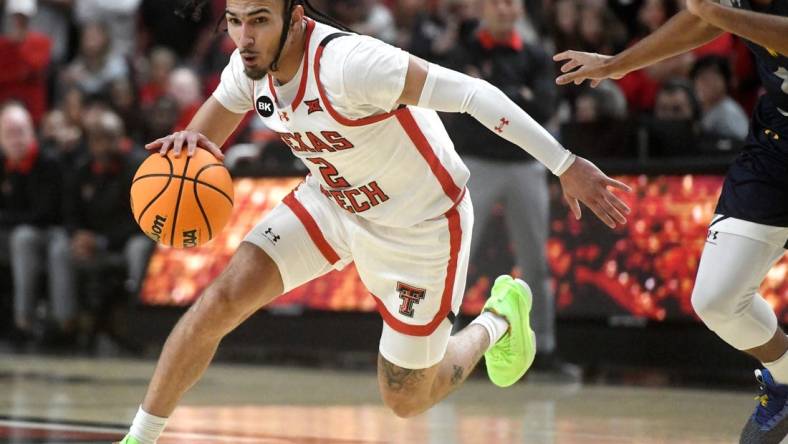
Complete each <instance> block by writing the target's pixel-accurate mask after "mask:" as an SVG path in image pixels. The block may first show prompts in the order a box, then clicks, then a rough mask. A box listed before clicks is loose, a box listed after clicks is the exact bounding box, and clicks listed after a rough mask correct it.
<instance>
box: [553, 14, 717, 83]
mask: <svg viewBox="0 0 788 444" xmlns="http://www.w3.org/2000/svg"><path fill="white" fill-rule="evenodd" d="M722 32H723V31H722V30H721V29H719V28H717V27H716V26H714V25H712V24H709V23H707V22H705V21H703V20H702V19H701V18H699V17H697V16H695V15H693V14H692V13H690V12H689V11H681V12H679V13H678V14H676V15H674V16H673V17H671V18H670V20H668V21H667V22H666V23H665V24H664V25H662V26H661V27H660V28H659V29H657V30H656V31H654V32H653V33H651V34H650V35H648V36H647V37H646V38H644V39H643V40H641V41H639V42H637V43H636V44H634V45H632V46H630V47H629V48H627V49H626V50H624V51H622V52H620V53H619V54H616V55H615V56H606V55H601V54H594V53H587V52H581V51H564V52H562V53H560V54H556V55H555V56H554V57H553V60H555V61H567V62H566V63H564V64H563V65H562V66H561V72H564V73H567V74H564V75H562V76H560V77H558V78H557V79H556V83H558V84H559V85H565V84H569V83H572V82H574V83H575V84H576V85H579V84H580V83H582V82H583V81H585V80H591V81H592V86H596V85H597V84H598V83H599V81H601V80H602V79H607V78H614V79H617V78H621V77H623V76H624V75H626V74H627V73H629V72H631V71H635V70H637V69H640V68H643V67H645V66H648V65H652V64H654V63H657V62H659V61H661V60H664V59H667V58H669V57H672V56H675V55H678V54H681V53H684V52H686V51H689V50H691V49H693V48H697V47H698V46H701V45H703V44H705V43H708V42H710V41H711V40H713V39H714V38H716V37H718V36H719V35H720V34H722ZM578 67H579V68H578ZM575 68H578V69H576V70H575V71H572V70H574V69H575ZM569 71H571V72H569Z"/></svg>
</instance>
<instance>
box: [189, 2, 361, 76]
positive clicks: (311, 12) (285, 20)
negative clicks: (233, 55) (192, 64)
mask: <svg viewBox="0 0 788 444" xmlns="http://www.w3.org/2000/svg"><path fill="white" fill-rule="evenodd" d="M209 1H210V0H185V1H184V3H183V6H181V7H180V8H178V9H176V10H175V14H176V15H177V16H179V17H181V18H183V19H189V20H193V21H195V22H196V21H199V20H200V18H201V17H202V14H203V10H204V9H205V6H206V4H207V3H208V2H209ZM283 1H284V3H285V4H284V8H282V34H281V35H280V37H279V48H277V50H276V56H275V57H274V61H273V62H272V63H271V71H277V70H278V69H279V58H280V57H281V56H282V51H283V50H284V47H285V42H287V37H288V35H289V33H290V19H291V18H292V16H293V8H294V7H295V6H296V5H301V6H303V7H304V10H305V11H306V14H307V15H308V16H309V17H311V18H313V19H315V20H317V21H319V22H323V23H326V24H329V25H331V26H333V27H335V28H339V29H342V30H343V31H348V32H353V30H352V29H350V28H348V27H347V26H345V25H344V24H342V23H339V22H338V21H337V20H335V19H333V18H331V17H330V16H328V15H327V14H325V13H324V12H322V11H321V10H320V9H318V8H316V7H315V6H314V5H312V4H311V3H310V2H309V0H283ZM224 23H225V21H224V17H222V18H220V19H219V21H218V22H217V24H216V30H217V31H219V30H220V29H221V26H222V24H224Z"/></svg>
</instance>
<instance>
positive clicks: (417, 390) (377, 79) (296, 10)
mask: <svg viewBox="0 0 788 444" xmlns="http://www.w3.org/2000/svg"><path fill="white" fill-rule="evenodd" d="M305 6H306V7H309V8H311V6H310V5H309V3H308V2H307V1H303V2H302V1H301V0H228V1H227V10H226V19H227V24H228V31H229V34H230V36H231V37H232V39H233V41H234V42H235V44H236V45H237V47H238V50H237V51H235V52H234V53H233V55H232V57H231V60H230V63H229V65H228V66H227V68H226V69H225V70H224V72H223V74H222V79H221V84H220V86H219V87H218V88H217V90H216V91H215V92H214V94H213V96H212V97H211V98H209V99H208V100H207V101H206V102H205V104H204V105H203V107H202V108H201V109H200V111H199V112H198V113H197V115H196V116H195V117H194V120H193V121H192V122H191V124H190V126H189V129H188V130H187V131H184V132H179V133H176V134H173V135H170V136H168V137H165V138H163V139H160V140H157V141H155V142H153V143H151V144H149V145H148V148H149V149H158V150H160V152H161V153H165V152H167V151H168V150H170V149H172V150H174V152H175V153H182V150H183V149H185V150H186V151H187V153H188V154H191V153H193V152H194V150H195V149H197V148H198V147H201V148H205V149H208V150H209V151H210V152H212V153H213V154H215V155H216V156H217V157H218V158H221V157H222V154H221V152H220V151H219V149H218V147H217V145H221V144H222V143H223V142H224V141H225V140H226V138H227V137H228V135H229V134H230V133H232V131H233V130H234V129H235V127H236V126H237V124H238V123H239V122H240V121H241V119H242V118H243V115H244V114H245V113H246V112H248V111H250V110H252V109H254V110H255V111H256V112H257V113H258V114H259V116H260V118H262V120H263V122H264V123H265V124H266V126H268V127H269V128H272V129H273V130H275V131H277V132H279V134H280V136H281V138H282V140H283V141H285V143H287V145H289V147H290V148H291V149H292V151H293V154H295V155H296V156H298V157H299V158H301V159H302V160H303V161H304V163H305V164H306V165H307V167H308V168H309V170H310V174H309V175H308V176H307V177H306V179H305V181H304V182H303V183H302V184H301V185H300V186H298V187H297V188H296V189H295V190H293V192H292V193H291V194H289V195H288V196H286V197H285V198H284V200H283V202H282V203H281V204H280V205H278V206H277V207H275V208H274V209H273V210H272V211H271V212H270V213H269V214H268V215H266V217H265V218H264V219H263V220H262V222H260V224H259V225H258V226H257V227H256V228H254V229H253V230H252V231H251V232H250V233H249V235H248V236H247V237H246V239H245V241H244V242H243V243H242V244H241V245H240V247H239V248H238V250H237V252H236V253H235V255H234V256H233V258H232V260H231V261H230V264H229V265H228V266H227V269H226V270H225V271H224V273H223V274H222V275H221V276H220V277H219V278H217V279H216V280H215V281H214V282H213V283H212V284H211V285H210V286H209V287H208V289H206V290H205V292H204V293H203V294H202V296H201V297H200V299H199V300H198V301H197V302H196V303H195V304H194V305H193V306H192V307H191V308H190V309H189V311H188V312H187V313H186V314H185V315H184V316H183V318H182V319H181V320H180V321H179V322H178V325H177V326H176V327H175V329H174V330H173V332H172V333H171V334H170V336H169V338H168V339H167V342H166V344H165V345H164V349H163V351H162V354H161V357H160V359H159V363H158V365H157V367H156V371H155V373H154V375H153V379H152V381H151V383H150V386H149V388H148V392H147V394H146V396H145V399H144V402H143V404H142V406H141V407H140V409H139V411H138V414H137V416H136V417H135V419H134V422H133V424H132V427H131V430H130V433H129V435H127V436H126V438H125V439H124V441H123V442H125V443H142V444H150V443H154V442H156V440H157V438H158V436H159V434H160V433H161V431H162V429H163V427H164V424H165V418H166V417H167V416H169V415H170V413H172V411H173V410H174V409H175V406H176V404H177V402H178V400H179V399H180V398H181V396H182V395H183V394H184V392H186V390H187V389H188V388H189V387H191V386H192V385H193V384H194V383H195V382H196V381H197V380H198V379H199V378H200V376H201V375H202V373H203V372H204V370H205V368H206V367H207V366H208V364H209V362H210V361H211V358H212V357H213V355H214V353H215V351H216V348H217V346H218V345H219V342H220V340H221V339H222V337H223V336H224V335H225V334H227V333H229V332H230V331H231V330H233V329H234V328H235V327H236V326H238V325H239V324H240V323H241V322H243V321H244V320H245V319H246V318H247V317H249V316H250V315H251V314H252V313H254V312H255V311H257V310H258V309H259V308H260V307H262V306H264V305H266V304H267V303H269V302H270V301H271V300H273V299H274V298H276V297H277V296H279V295H280V294H282V293H283V292H286V291H288V290H291V289H293V288H296V287H298V286H299V285H301V284H303V283H305V282H307V281H309V280H311V279H314V278H316V277H318V276H321V275H323V274H325V273H327V272H329V271H331V270H332V269H341V268H343V267H345V266H346V265H348V264H349V263H351V262H355V265H356V268H357V270H358V272H359V275H360V277H361V279H362V281H363V282H364V284H365V285H366V287H367V288H368V289H369V291H370V292H371V293H372V295H373V296H374V297H375V301H376V302H377V305H378V309H379V311H380V313H381V315H382V317H383V319H384V327H383V333H382V335H381V338H380V354H379V358H378V381H379V386H380V390H381V394H382V398H383V401H384V403H385V404H386V405H387V406H388V407H390V408H391V409H392V410H393V411H394V413H395V414H397V415H398V416H402V417H407V416H412V415H415V414H418V413H420V412H423V411H425V410H426V409H428V408H429V407H431V406H432V405H434V404H435V403H436V402H438V401H439V400H441V399H443V398H444V397H445V396H447V395H448V394H449V393H450V392H451V391H452V390H454V389H455V388H456V387H457V386H459V385H460V384H461V383H462V382H463V381H464V380H465V378H466V377H467V375H468V374H469V373H470V371H471V370H472V369H473V367H474V366H475V365H476V363H477V362H478V360H479V359H480V358H481V356H482V354H485V356H486V358H487V368H488V373H489V376H490V378H491V379H492V381H493V382H494V383H496V384H497V385H500V386H507V385H510V384H513V383H515V382H516V381H517V380H518V379H519V378H520V377H521V376H522V375H523V374H524V373H525V371H526V370H527V369H528V367H529V366H530V365H531V362H532V361H533V358H534V354H535V345H534V344H535V343H534V336H533V332H532V331H531V329H530V327H529V319H528V316H529V310H530V298H531V296H530V291H529V289H528V287H527V285H526V284H525V283H524V282H522V281H520V280H514V279H512V278H511V277H509V276H502V277H499V278H498V279H497V280H496V282H495V285H494V286H493V289H492V297H491V298H490V299H489V301H488V303H487V304H486V305H485V311H484V313H483V314H481V315H480V316H479V317H478V318H477V319H475V320H474V321H473V323H472V325H470V326H469V327H468V328H466V329H464V330H462V331H461V332H459V333H458V334H456V335H454V336H451V337H450V332H451V329H452V320H453V318H454V314H455V313H456V312H457V310H458V309H459V307H460V302H461V300H462V295H463V292H464V288H465V279H466V270H467V265H468V253H469V246H470V233H471V228H472V224H473V220H472V214H473V213H472V208H471V202H470V199H469V197H468V193H466V192H465V183H466V181H467V179H468V170H467V169H466V167H465V166H464V165H463V163H462V161H461V160H460V158H459V156H458V155H457V154H456V153H455V151H454V149H453V145H452V143H451V140H449V137H448V135H447V134H446V132H445V130H444V128H443V126H442V125H441V122H440V120H439V118H438V116H437V114H436V113H435V111H433V110H439V111H449V112H467V113H469V114H471V115H472V116H474V117H476V118H477V119H478V120H479V121H481V122H482V123H483V124H484V125H485V126H487V128H489V129H490V130H491V131H495V132H496V133H498V134H500V135H501V136H502V137H504V138H506V139H508V140H510V141H512V142H514V143H516V144H518V145H519V146H521V147H524V148H526V149H527V150H528V151H529V152H530V153H531V154H532V155H533V156H534V157H535V158H537V159H538V160H540V161H541V162H542V163H544V164H545V165H546V166H547V167H548V168H549V169H550V170H551V171H552V172H553V173H554V174H556V175H558V176H560V181H561V184H562V186H563V191H564V195H565V198H566V200H567V201H568V203H569V204H570V206H571V208H572V211H573V212H574V213H575V214H576V216H577V217H580V206H579V204H578V200H579V201H581V202H583V203H584V204H586V205H587V206H588V207H589V208H591V210H593V211H594V213H595V214H596V215H597V216H598V217H599V218H600V219H602V220H603V221H604V222H605V223H606V224H608V225H609V226H611V227H615V226H616V224H621V223H625V222H626V218H625V216H624V215H625V214H626V213H627V212H628V211H629V209H628V208H627V206H626V205H625V204H624V202H623V201H621V200H620V199H619V198H618V197H617V196H615V195H614V194H613V193H612V192H611V191H610V190H609V189H608V187H617V188H620V189H624V190H626V189H627V187H626V186H625V185H624V184H621V183H619V182H617V181H615V180H612V179H610V178H608V177H607V176H605V175H604V174H603V173H602V172H601V171H599V169H597V168H596V167H595V166H594V165H593V164H591V163H590V162H588V161H586V160H584V159H581V158H579V157H575V156H574V155H572V154H571V153H570V152H569V151H567V150H565V149H564V148H563V147H561V146H560V145H559V144H558V143H557V142H556V141H555V140H554V139H553V138H552V137H551V136H550V135H549V134H548V133H547V132H546V131H545V130H544V129H543V128H541V127H540V126H539V125H538V124H537V123H536V122H534V121H533V120H532V119H531V118H530V117H529V116H528V115H527V114H525V113H524V112H523V111H522V110H521V109H520V108H518V107H517V106H516V105H515V104H514V103H513V102H511V101H510V100H509V99H507V98H506V96H505V95H504V94H503V93H502V92H500V91H499V90H497V89H496V88H494V87H492V86H491V85H490V84H488V83H486V82H484V81H481V80H477V79H473V78H470V77H467V76H465V75H462V74H459V73H456V72H453V71H450V70H447V69H444V68H441V67H439V66H435V65H431V64H428V63H426V62H424V61H422V60H419V59H417V58H414V57H411V56H410V55H408V54H407V53H405V52H403V51H401V50H399V49H397V48H394V47H391V46H388V45H386V44H384V43H382V42H380V41H377V40H375V39H372V38H370V37H365V36H359V35H354V34H351V33H347V32H340V31H339V30H338V29H336V28H334V27H331V26H329V25H326V24H323V23H319V22H317V21H315V20H313V19H311V18H307V17H305V12H304V7H305ZM310 12H315V11H314V10H311V11H310ZM313 15H318V13H317V12H315V13H314V14H313Z"/></svg>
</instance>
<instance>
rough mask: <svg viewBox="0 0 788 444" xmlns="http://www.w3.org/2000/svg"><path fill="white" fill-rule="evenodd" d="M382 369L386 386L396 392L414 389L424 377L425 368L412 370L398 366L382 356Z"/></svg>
mask: <svg viewBox="0 0 788 444" xmlns="http://www.w3.org/2000/svg"><path fill="white" fill-rule="evenodd" d="M380 367H381V369H382V370H383V376H384V379H385V380H386V386H387V387H388V388H389V389H391V390H392V391H394V392H402V391H405V390H409V389H412V388H413V387H415V386H416V385H418V384H419V383H420V382H421V381H422V380H423V379H424V370H411V369H407V368H402V367H398V366H396V365H394V364H392V363H390V362H388V361H387V360H385V359H383V358H381V366H380Z"/></svg>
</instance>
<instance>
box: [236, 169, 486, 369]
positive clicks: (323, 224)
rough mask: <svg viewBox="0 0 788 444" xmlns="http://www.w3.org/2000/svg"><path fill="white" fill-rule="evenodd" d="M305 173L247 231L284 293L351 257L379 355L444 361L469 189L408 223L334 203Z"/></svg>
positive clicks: (466, 238) (414, 364)
mask: <svg viewBox="0 0 788 444" xmlns="http://www.w3.org/2000/svg"><path fill="white" fill-rule="evenodd" d="M316 182H317V181H316V180H314V179H312V178H310V177H308V178H307V180H306V182H304V183H302V184H301V185H299V186H298V187H297V188H296V189H295V190H293V192H292V193H290V194H289V195H287V197H285V198H284V199H283V200H282V202H281V203H280V204H279V205H277V206H276V207H274V209H273V210H271V212H269V213H268V214H267V215H266V216H265V217H264V218H263V220H262V221H261V222H260V223H259V224H258V225H257V226H256V227H255V228H254V229H252V231H251V232H250V233H249V234H248V235H247V237H246V239H245V240H246V241H248V242H251V243H253V244H255V245H257V246H259V247H260V248H262V249H263V250H264V251H265V252H266V253H267V254H268V255H269V256H271V258H272V259H273V260H274V262H275V263H276V264H277V266H278V267H279V272H280V273H281V275H282V280H283V282H284V290H285V292H287V291H290V290H292V289H294V288H296V287H298V286H300V285H302V284H304V283H306V282H308V281H310V280H312V279H315V278H317V277H319V276H322V275H324V274H326V273H328V272H329V271H331V270H332V269H337V270H341V269H342V268H344V267H345V266H347V265H348V264H350V263H351V262H355V265H356V269H357V270H358V273H359V276H360V278H361V280H362V282H363V283H364V285H365V286H366V287H367V289H368V290H369V292H370V293H371V294H372V296H373V297H374V298H375V302H376V303H377V306H378V311H379V312H380V314H381V316H382V317H383V321H384V324H383V333H382V335H381V338H380V353H381V355H382V356H383V357H384V358H385V359H386V360H388V361H389V362H391V363H393V364H395V365H397V366H399V367H403V368H408V369H422V368H428V367H431V366H433V365H435V364H437V363H438V362H440V361H441V360H442V359H443V356H444V354H445V353H446V347H447V345H448V342H449V336H450V335H451V331H452V320H453V319H454V315H455V314H456V313H457V312H458V310H459V308H460V304H461V302H462V297H463V294H464V292H465V280H466V274H467V270H468V256H469V253H470V244H471V231H472V228H473V207H472V204H471V200H470V197H469V196H468V193H465V194H464V196H463V197H462V198H461V199H460V201H459V202H458V204H457V205H455V206H454V208H452V209H450V210H449V211H447V212H446V213H445V214H444V215H442V216H440V217H436V218H434V219H429V220H426V221H421V222H418V223H416V224H414V225H413V226H411V227H405V228H400V227H387V226H381V225H378V224H374V223H371V222H369V221H367V220H365V219H363V218H361V217H359V216H357V215H355V214H351V213H349V212H347V211H344V210H342V209H340V208H339V207H338V206H337V205H336V204H335V203H333V202H332V201H331V200H329V198H328V197H326V196H325V195H324V194H323V193H322V192H321V191H320V189H319V185H317V183H316Z"/></svg>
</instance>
